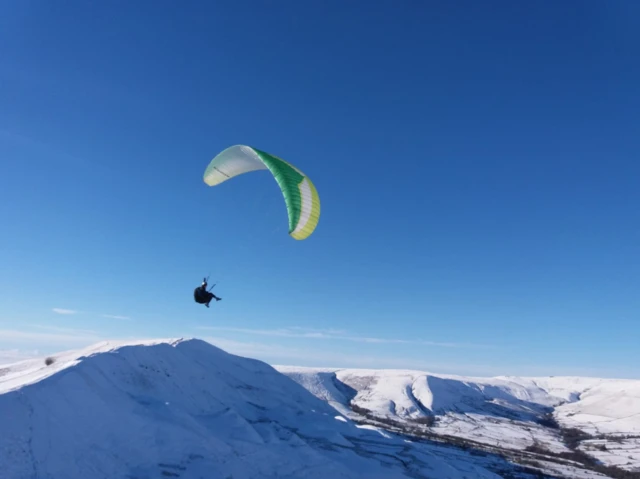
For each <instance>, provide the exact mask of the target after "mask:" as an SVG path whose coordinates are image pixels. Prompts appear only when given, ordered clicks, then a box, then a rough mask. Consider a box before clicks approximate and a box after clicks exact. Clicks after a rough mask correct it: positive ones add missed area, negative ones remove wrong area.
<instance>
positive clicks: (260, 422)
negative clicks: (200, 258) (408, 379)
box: [0, 339, 602, 479]
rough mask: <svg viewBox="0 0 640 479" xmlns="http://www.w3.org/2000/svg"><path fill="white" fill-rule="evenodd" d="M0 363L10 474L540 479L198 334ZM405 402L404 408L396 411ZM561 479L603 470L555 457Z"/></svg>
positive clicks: (0, 446)
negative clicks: (347, 412)
mask: <svg viewBox="0 0 640 479" xmlns="http://www.w3.org/2000/svg"><path fill="white" fill-rule="evenodd" d="M52 358H53V359H54V362H53V363H52V364H51V365H48V366H47V365H46V364H45V362H44V358H41V359H39V360H29V361H22V362H19V363H15V364H13V365H8V366H5V367H4V368H2V370H1V371H0V414H1V417H2V421H0V471H1V475H2V477H8V478H11V479H27V478H28V479H32V478H45V477H46V478H47V479H58V478H60V479H63V478H64V479H86V478H89V477H90V478H92V479H103V478H104V479H106V478H110V479H111V478H116V477H117V478H120V477H121V478H127V479H151V478H158V479H160V478H166V477H175V478H181V479H197V478H198V479H199V478H207V479H229V478H233V479H248V478H275V477H278V478H310V479H313V478H322V479H325V478H329V477H330V478H336V479H346V478H368V479H376V478H380V479H382V478H385V479H387V478H388V479H393V478H413V479H419V478H426V477H438V478H452V479H463V478H465V477H467V478H468V477H473V478H481V479H482V478H487V479H488V478H492V479H497V478H499V477H501V476H502V475H503V473H508V474H510V477H521V478H523V479H524V478H527V477H531V476H530V475H527V474H526V472H525V471H524V470H523V469H522V468H519V467H517V466H516V465H514V464H513V463H510V462H508V461H507V460H506V459H504V458H502V457H500V456H497V455H494V454H486V453H482V454H472V453H471V452H469V451H465V450H462V449H458V448H455V447H450V446H446V445H441V444H437V443H431V442H428V441H427V442H421V441H419V440H408V439H407V438H406V437H404V436H399V435H397V434H394V433H391V432H387V431H385V430H384V429H381V428H378V427H373V426H359V425H357V424H356V423H354V422H352V421H351V420H350V419H348V418H346V417H344V416H342V415H339V414H338V413H337V412H336V409H335V408H334V407H332V406H331V405H330V404H331V403H332V401H333V402H334V403H335V404H337V405H343V404H348V401H349V400H350V399H349V398H350V397H355V393H356V391H355V389H354V388H352V387H349V386H346V385H344V383H342V382H336V381H335V380H334V379H332V377H333V373H330V374H324V373H323V371H316V372H314V373H313V376H308V375H307V374H306V373H304V374H298V375H296V373H295V372H293V371H290V374H292V376H293V377H297V379H298V380H299V381H303V382H304V381H306V384H307V386H308V387H309V388H311V389H314V390H315V391H316V393H318V394H320V393H321V392H322V394H324V396H323V399H320V398H318V397H316V396H314V395H313V394H311V393H310V392H309V391H308V390H307V389H305V388H304V387H302V386H301V385H300V384H298V383H297V382H296V381H294V380H292V379H291V378H289V377H287V376H286V375H283V374H281V373H279V372H278V371H276V370H275V369H274V368H272V367H271V366H269V365H267V364H265V363H263V362H260V361H256V360H253V359H247V358H242V357H238V356H234V355H231V354H228V353H226V352H225V351H223V350H221V349H219V348H216V347H215V346H213V345H211V344H209V343H206V342H204V341H200V340H197V339H191V340H180V339H179V340H152V341H143V342H117V343H114V342H105V343H100V344H97V345H95V346H93V347H91V348H87V349H85V350H81V351H77V352H65V353H60V354H58V355H55V356H53V357H52ZM396 410H398V409H396ZM545 470H546V471H547V472H549V473H552V474H554V477H578V478H585V479H588V478H596V477H602V476H600V475H598V474H595V473H593V472H590V471H586V470H583V469H580V468H575V467H573V466H570V465H566V464H556V463H554V464H547V466H546V467H545Z"/></svg>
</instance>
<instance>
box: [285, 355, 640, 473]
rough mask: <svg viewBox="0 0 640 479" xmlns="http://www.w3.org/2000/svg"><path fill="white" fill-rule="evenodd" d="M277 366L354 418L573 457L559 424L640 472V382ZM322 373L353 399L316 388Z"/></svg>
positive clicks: (609, 459)
mask: <svg viewBox="0 0 640 479" xmlns="http://www.w3.org/2000/svg"><path fill="white" fill-rule="evenodd" d="M275 367H276V369H278V370H279V371H281V372H282V373H283V374H286V375H288V376H289V377H291V378H292V379H294V380H296V381H298V382H299V383H300V384H301V385H302V386H304V387H306V388H307V389H308V390H309V391H310V392H311V393H313V394H314V395H316V396H317V397H319V398H322V399H325V400H327V401H328V402H329V404H332V405H333V404H336V403H338V404H340V409H339V410H340V411H341V412H342V413H343V414H349V413H348V412H345V411H348V410H349V409H352V411H351V413H350V417H352V418H356V417H358V416H359V414H358V413H363V411H368V412H369V413H370V414H371V415H373V416H375V417H377V418H387V419H392V420H395V421H400V422H405V423H407V424H413V423H415V421H416V420H417V419H420V418H428V417H432V418H433V419H434V420H435V424H434V425H433V426H432V427H430V428H429V431H430V432H432V433H434V434H439V435H441V436H455V437H459V438H465V439H468V440H472V441H475V442H480V443H484V444H487V445H492V446H496V447H501V448H508V449H513V450H520V451H521V450H524V449H525V448H527V447H534V446H538V447H543V448H545V449H547V450H549V451H551V452H553V453H557V454H562V453H570V452H571V450H570V449H568V448H567V446H566V444H565V443H564V440H563V438H562V437H561V435H560V433H559V432H558V430H557V428H554V427H550V423H549V421H550V419H551V418H554V419H555V420H556V421H557V422H558V423H559V425H560V426H561V427H564V428H577V429H580V430H582V431H585V432H587V433H589V434H591V435H594V436H602V435H607V438H608V439H609V442H607V440H606V438H605V439H604V442H605V443H606V444H607V449H608V450H607V451H600V450H599V448H602V444H603V439H600V441H599V442H598V440H595V439H594V440H591V441H584V446H585V447H582V446H581V450H584V451H585V452H587V453H589V454H591V455H592V456H594V457H596V458H597V459H599V460H601V461H602V462H604V463H605V464H608V465H615V466H619V467H624V468H626V469H627V470H634V469H636V468H640V437H638V438H634V437H631V438H627V437H626V436H627V435H632V436H633V435H638V433H639V432H640V381H637V380H618V379H599V378H580V377H549V378H521V377H506V376H501V377H495V378H478V377H464V376H455V375H443V374H432V373H428V372H424V371H413V370H369V369H323V370H318V369H313V368H299V367H291V366H275ZM318 374H323V384H326V383H331V384H334V385H336V384H340V383H342V384H344V386H343V387H344V388H351V389H352V390H353V395H352V397H351V399H347V398H345V397H343V396H342V395H339V394H333V393H332V391H333V390H332V389H330V388H326V389H323V390H320V389H318V387H316V386H314V385H315V383H314V380H313V379H312V378H313V376H316V375H318ZM330 376H333V378H331V377H330ZM336 388H338V389H339V386H334V389H336ZM615 436H617V437H615ZM620 437H623V439H620ZM612 440H615V442H613V443H611V441H612ZM589 446H591V447H589ZM585 448H586V449H585Z"/></svg>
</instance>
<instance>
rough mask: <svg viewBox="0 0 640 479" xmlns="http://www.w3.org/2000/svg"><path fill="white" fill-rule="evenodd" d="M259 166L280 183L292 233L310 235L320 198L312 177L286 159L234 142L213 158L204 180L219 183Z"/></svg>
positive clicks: (258, 168) (318, 211) (314, 223)
mask: <svg viewBox="0 0 640 479" xmlns="http://www.w3.org/2000/svg"><path fill="white" fill-rule="evenodd" d="M259 170H269V171H270V172H271V174H272V175H273V176H274V178H275V180H276V181H277V182H278V185H279V186H280V190H281V191H282V194H283V196H284V201H285V204H286V207H287V212H288V215H289V235H291V237H292V238H294V239H297V240H303V239H306V238H308V237H309V236H310V235H311V233H313V231H314V230H315V228H316V226H317V225H318V221H319V219H320V198H319V196H318V192H317V191H316V187H315V186H314V184H313V183H312V182H311V180H310V179H309V177H307V176H306V175H305V174H304V173H302V172H301V171H300V170H299V169H298V168H296V167H295V166H293V165H291V164H290V163H287V162H286V161H284V160H283V159H281V158H278V157H276V156H274V155H271V154H269V153H266V152H264V151H261V150H258V149H257V148H253V147H251V146H245V145H235V146H232V147H229V148H227V149H226V150H224V151H222V152H220V153H219V154H218V155H216V156H215V157H214V158H213V160H211V162H210V163H209V165H208V166H207V168H206V170H205V172H204V182H205V183H206V184H207V185H209V186H216V185H219V184H220V183H223V182H225V181H227V180H229V179H231V178H234V177H236V176H238V175H241V174H243V173H248V172H251V171H259Z"/></svg>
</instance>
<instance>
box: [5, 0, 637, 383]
mask: <svg viewBox="0 0 640 479" xmlns="http://www.w3.org/2000/svg"><path fill="white" fill-rule="evenodd" d="M639 15H640V3H638V2H634V1H626V2H622V1H612V0H610V1H607V2H599V1H584V2H568V1H566V2H551V1H547V2H510V1H503V2H498V1H487V2H476V1H457V2H433V1H425V2H420V1H402V2H391V1H380V2H363V1H360V2H344V1H338V0H330V1H326V2H299V1H289V0H279V1H277V2H264V1H252V2H250V1H245V0H234V1H228V2H217V1H210V2H204V1H203V2H168V1H154V2H151V1H138V2H128V1H121V0H119V1H110V2H81V1H74V2H65V3H59V2H47V1H42V0H40V1H32V2H3V3H2V4H1V5H0V45H1V47H0V48H1V50H0V51H1V57H0V58H1V60H0V165H1V167H2V168H1V173H2V174H0V199H1V201H0V225H1V234H0V350H2V351H1V352H0V360H2V361H9V360H14V359H18V358H23V357H27V356H29V355H33V354H47V353H50V352H54V351H60V350H66V349H74V348H79V347H82V346H85V345H89V344H91V343H93V342H96V341H99V340H102V339H108V338H114V339H116V338H136V337H140V338H155V337H176V336H179V337H180V336H184V337H201V338H206V339H209V340H211V341H212V342H213V343H214V344H217V345H219V346H221V347H222V348H224V349H226V350H228V351H230V352H234V353H239V354H243V355H248V356H251V357H255V358H258V359H262V360H266V361H268V362H270V363H272V364H297V365H312V366H338V367H391V368H413V369H423V370H428V371H433V372H448V373H458V374H471V375H499V374H521V375H564V374H571V375H596V376H607V377H638V378H640V371H639V370H638V367H637V365H638V364H640V347H638V344H640V317H639V316H640V314H639V313H640V226H639V225H640V160H639V158H638V154H639V152H640V113H639V112H640V62H639V61H638V58H640V29H638V27H637V25H638V23H637V19H638V16H639ZM234 144H249V145H252V146H255V147H257V148H261V149H263V150H266V151H269V152H271V153H273V154H275V155H278V156H280V157H282V158H284V159H285V160H288V161H290V162H292V163H294V164H295V165H296V166H298V167H299V168H300V169H301V170H302V171H304V172H305V173H306V174H308V175H309V176H310V177H311V179H312V180H313V181H314V183H315V185H316V186H317V188H318V191H319V194H320V199H321V201H322V213H321V218H320V223H319V225H318V228H317V230H316V231H315V233H314V234H313V235H312V236H311V237H310V238H309V239H307V240H305V241H302V242H298V241H295V240H293V239H292V238H290V237H289V236H288V234H287V216H286V209H285V205H284V201H283V198H282V195H281V193H280V190H279V189H278V186H277V184H276V182H275V181H274V180H273V177H271V176H270V175H269V174H268V173H267V172H257V173H252V174H248V175H245V176H242V177H238V178H235V179H234V180H232V181H229V182H227V183H225V184H224V185H220V186H219V187H216V188H210V187H207V186H206V185H205V184H204V183H203V181H202V174H203V172H204V169H205V168H206V166H207V164H208V162H209V161H210V160H211V158H212V157H213V156H214V155H215V154H216V153H218V152H219V151H221V150H222V149H224V148H226V147H228V146H230V145H234ZM208 274H211V280H212V282H216V281H217V282H218V284H217V286H216V287H215V289H214V291H215V292H216V293H217V294H218V295H220V296H221V297H222V298H223V299H222V301H220V302H218V303H212V305H211V308H210V309H207V308H205V307H203V306H201V305H197V304H195V303H194V302H193V289H194V288H195V287H196V286H197V285H198V284H199V282H200V280H201V279H202V277H203V276H205V275H208Z"/></svg>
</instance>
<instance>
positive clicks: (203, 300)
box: [193, 278, 222, 308]
mask: <svg viewBox="0 0 640 479" xmlns="http://www.w3.org/2000/svg"><path fill="white" fill-rule="evenodd" d="M213 298H215V300H216V301H220V300H221V299H222V298H218V297H217V296H216V295H215V294H213V293H212V292H211V291H207V278H204V279H203V280H202V284H201V285H200V286H198V287H197V288H196V289H195V291H194V292H193V299H194V300H195V301H196V303H200V304H204V305H205V306H206V307H207V308H208V307H209V303H210V302H211V300H212V299H213Z"/></svg>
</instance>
